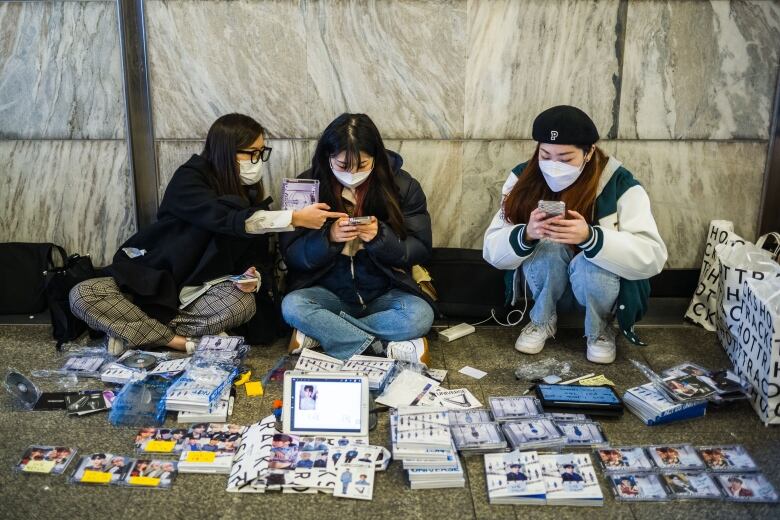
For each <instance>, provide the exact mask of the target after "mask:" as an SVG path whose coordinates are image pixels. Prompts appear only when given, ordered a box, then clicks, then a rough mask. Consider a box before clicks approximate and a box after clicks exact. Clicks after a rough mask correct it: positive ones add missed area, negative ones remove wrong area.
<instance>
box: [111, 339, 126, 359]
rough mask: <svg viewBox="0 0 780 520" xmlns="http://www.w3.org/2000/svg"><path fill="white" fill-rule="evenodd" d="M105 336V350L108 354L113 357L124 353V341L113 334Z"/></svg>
mask: <svg viewBox="0 0 780 520" xmlns="http://www.w3.org/2000/svg"><path fill="white" fill-rule="evenodd" d="M106 338H108V339H107V341H106V350H108V353H109V354H111V355H112V356H115V357H119V356H121V355H122V354H124V353H125V350H127V345H125V342H124V341H122V340H121V339H119V338H115V337H113V336H106Z"/></svg>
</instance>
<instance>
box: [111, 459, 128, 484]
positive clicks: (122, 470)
mask: <svg viewBox="0 0 780 520" xmlns="http://www.w3.org/2000/svg"><path fill="white" fill-rule="evenodd" d="M127 470H128V467H127V462H126V461H125V458H124V457H119V456H115V457H111V462H110V463H109V464H108V468H107V469H106V473H111V482H117V481H119V480H122V479H123V478H124V477H125V475H126V474H127Z"/></svg>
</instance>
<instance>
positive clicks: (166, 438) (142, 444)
mask: <svg viewBox="0 0 780 520" xmlns="http://www.w3.org/2000/svg"><path fill="white" fill-rule="evenodd" d="M188 433H189V431H188V430H187V429H186V428H155V427H154V426H144V427H142V428H141V429H139V430H138V433H137V434H136V435H135V451H136V452H138V453H142V454H155V455H162V454H170V455H176V456H178V454H179V453H180V452H181V450H182V446H183V445H184V439H185V437H186V436H187V434H188Z"/></svg>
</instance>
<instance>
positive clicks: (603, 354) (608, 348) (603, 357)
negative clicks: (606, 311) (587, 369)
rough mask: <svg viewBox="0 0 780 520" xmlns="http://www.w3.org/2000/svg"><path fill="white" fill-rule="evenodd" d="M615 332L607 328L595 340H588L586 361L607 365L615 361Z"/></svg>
mask: <svg viewBox="0 0 780 520" xmlns="http://www.w3.org/2000/svg"><path fill="white" fill-rule="evenodd" d="M616 353H617V347H616V346H615V331H614V330H613V329H612V327H607V328H606V329H604V331H603V332H602V333H601V334H599V336H598V337H597V338H596V339H590V338H588V354H587V357H588V361H590V362H591V363H601V364H603V365H608V364H609V363H612V362H613V361H615V354H616Z"/></svg>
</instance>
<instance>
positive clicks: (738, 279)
mask: <svg viewBox="0 0 780 520" xmlns="http://www.w3.org/2000/svg"><path fill="white" fill-rule="evenodd" d="M715 257H716V261H717V263H718V265H719V266H720V276H719V281H718V296H717V313H716V319H715V328H716V329H717V332H718V338H719V339H720V342H721V345H723V348H724V349H726V351H728V350H730V349H733V348H734V343H735V342H736V340H737V331H738V329H739V324H740V319H741V316H742V315H741V302H742V298H741V294H742V285H743V284H744V282H745V280H755V281H757V282H761V281H765V280H772V281H774V280H773V279H774V278H777V277H780V265H778V263H777V262H775V261H774V260H773V259H772V255H771V253H770V252H769V251H766V250H764V249H761V248H760V247H758V246H756V245H754V244H751V243H750V242H745V243H742V244H736V243H734V244H720V245H717V246H715Z"/></svg>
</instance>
